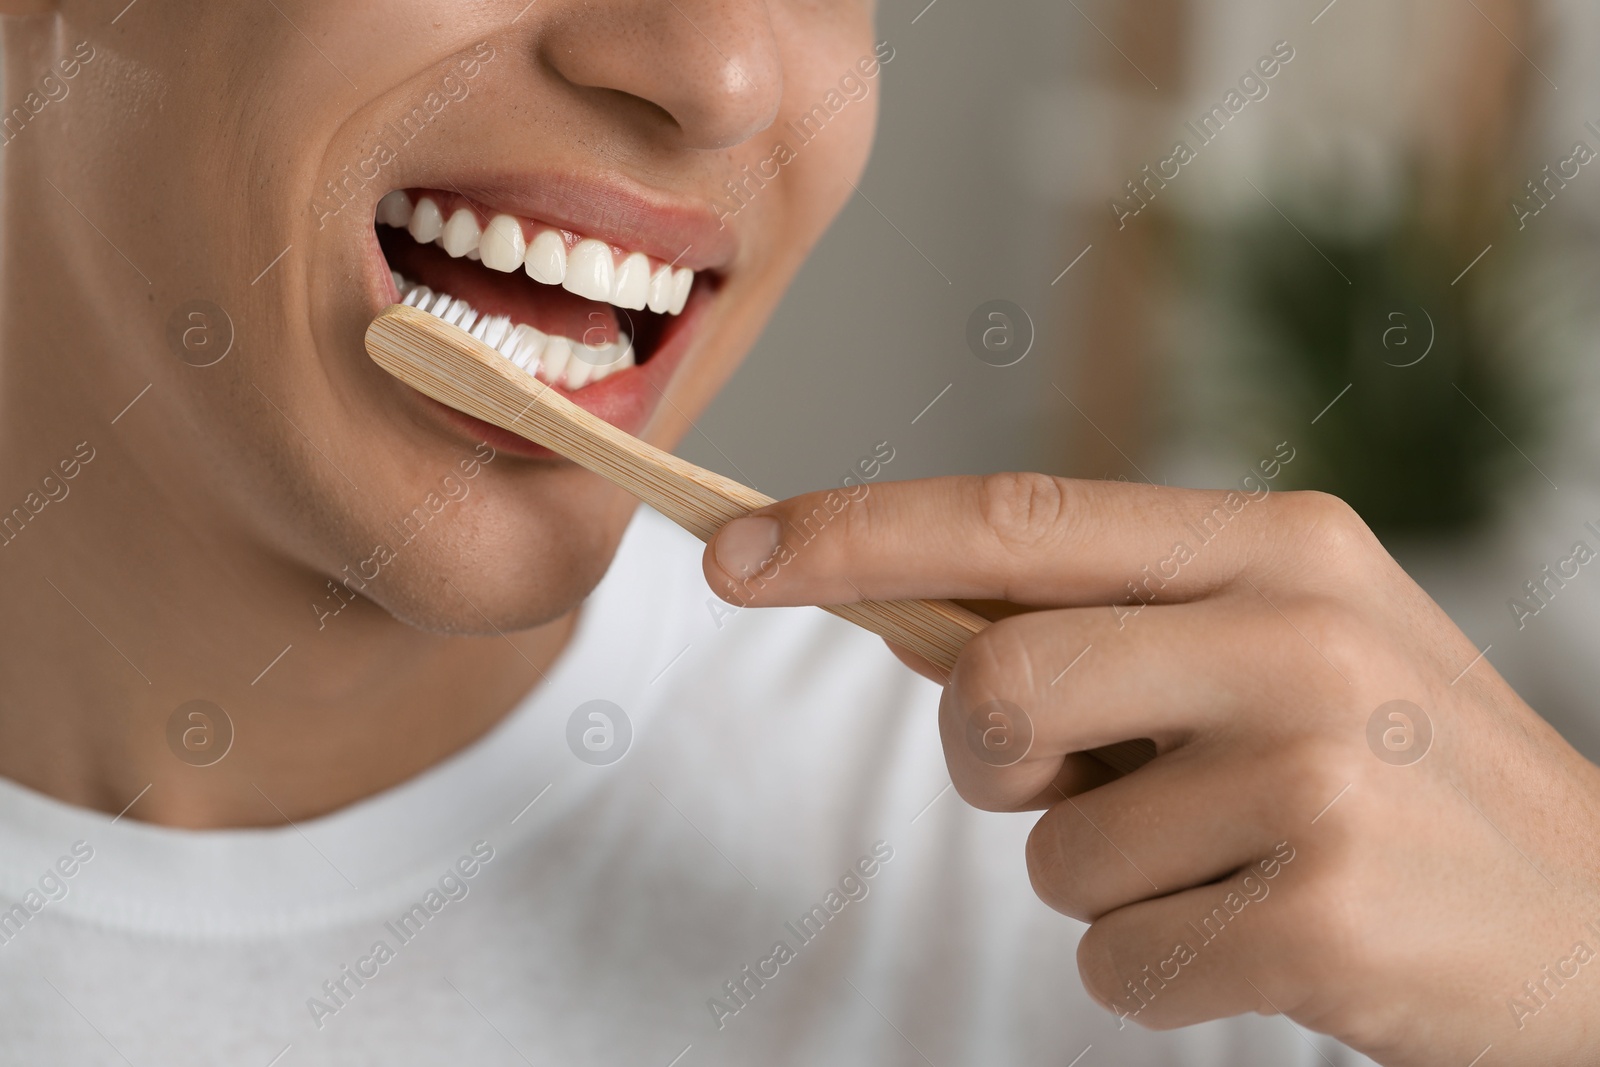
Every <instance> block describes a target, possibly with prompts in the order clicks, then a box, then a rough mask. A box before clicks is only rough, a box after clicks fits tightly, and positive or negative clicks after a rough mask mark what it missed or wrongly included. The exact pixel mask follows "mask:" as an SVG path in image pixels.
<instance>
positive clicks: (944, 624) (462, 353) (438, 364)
mask: <svg viewBox="0 0 1600 1067" xmlns="http://www.w3.org/2000/svg"><path fill="white" fill-rule="evenodd" d="M366 343H367V354H368V355H369V356H371V357H372V360H373V362H375V363H377V364H378V366H380V367H382V368H383V369H384V370H386V371H388V372H389V373H390V374H392V375H394V376H395V377H396V378H399V379H400V380H401V381H403V382H405V383H406V384H407V385H409V386H411V387H412V388H413V389H416V390H418V391H419V392H421V393H423V394H424V395H425V396H430V397H432V398H433V399H435V400H437V401H439V402H440V403H442V404H445V405H448V406H449V407H452V408H455V409H456V410H457V411H463V412H465V413H467V414H468V415H472V416H474V417H476V418H479V419H482V420H483V421H484V422H488V423H492V424H493V425H495V426H499V427H501V428H502V429H505V430H509V431H510V432H512V433H515V434H518V435H519V436H522V437H525V438H527V439H528V440H530V441H533V442H535V443H537V444H541V445H543V446H544V447H546V448H548V449H550V450H551V451H552V452H556V453H558V454H560V455H562V456H565V457H566V458H567V459H570V460H572V461H573V462H574V463H577V464H578V465H579V466H582V467H585V468H587V469H588V470H591V471H593V472H594V473H595V474H598V475H600V476H601V477H602V478H605V479H606V480H608V481H610V482H613V483H614V484H616V485H618V486H620V487H621V488H623V489H625V490H627V491H628V492H629V493H631V494H633V495H634V496H635V497H637V498H638V499H640V500H642V501H644V502H645V503H646V504H649V505H650V506H651V507H652V508H654V509H655V510H657V511H659V512H660V513H661V514H663V515H665V516H666V517H667V518H669V519H671V520H672V521H674V522H676V523H677V524H678V525H679V526H682V527H683V528H684V529H685V530H688V531H689V532H690V533H692V534H694V535H695V536H696V537H698V538H699V539H700V540H702V541H708V540H710V538H711V536H712V535H713V534H714V533H716V532H717V530H718V529H720V528H721V527H722V526H723V524H725V523H727V522H729V521H731V520H733V519H736V518H738V517H740V516H741V515H746V514H748V513H749V512H751V511H754V510H755V509H757V508H760V507H764V506H766V505H767V504H771V503H773V499H772V498H771V497H769V496H766V495H764V494H762V493H759V492H757V491H756V490H754V489H751V488H750V487H749V486H746V485H743V484H741V483H739V482H736V481H734V480H733V479H731V478H725V477H723V476H722V475H720V474H717V473H715V472H713V471H708V470H705V469H704V468H702V467H697V466H695V465H694V464H692V463H689V462H687V461H685V460H682V459H679V458H678V457H677V456H674V455H671V454H670V453H667V452H663V451H662V450H661V449H659V448H656V447H654V446H653V445H649V444H646V443H645V442H643V441H640V440H639V439H638V438H636V437H634V436H632V435H631V434H628V433H625V432H624V431H622V430H619V429H617V428H616V427H615V426H612V425H611V424H610V423H608V422H606V421H605V420H603V419H600V418H598V417H596V416H595V415H592V414H590V413H589V412H587V411H585V410H583V409H582V408H580V407H579V406H578V405H576V404H574V403H573V402H572V401H570V400H568V399H567V398H566V397H564V396H562V395H561V394H560V393H559V392H557V391H556V390H554V389H552V388H551V387H550V386H549V385H547V384H546V383H544V382H541V381H539V380H538V379H537V378H535V377H534V376H533V375H531V374H529V373H528V372H527V371H525V370H523V369H522V368H520V367H518V366H517V365H516V364H514V363H512V362H511V361H510V360H508V359H506V358H505V357H504V356H502V355H501V354H500V353H499V352H497V351H495V350H494V349H493V348H490V347H489V346H488V345H486V344H484V343H483V342H482V341H479V340H477V339H476V338H474V337H472V336H471V335H469V334H467V333H466V332H465V331H463V330H460V329H458V328H456V327H455V326H452V325H450V324H449V323H447V322H444V321H443V320H442V319H439V318H436V317H434V316H433V315H430V314H428V313H427V312H425V311H420V310H418V309H417V308H413V307H407V306H406V305H404V304H395V305H393V306H391V307H389V308H387V309H385V310H384V311H383V312H382V313H381V314H379V315H378V317H377V318H376V319H374V320H373V321H372V325H371V326H369V327H368V328H367V341H366ZM823 610H825V611H828V612H831V613H832V614H834V615H837V616H839V617H840V618H842V619H845V620H847V621H849V622H853V623H855V624H856V625H857V626H860V627H862V628H864V629H867V630H870V631H871V632H873V633H875V634H877V635H878V636H880V637H884V638H887V639H888V640H890V641H893V642H894V643H895V644H897V645H900V646H902V647H904V648H907V649H909V650H911V651H912V652H915V653H916V654H917V655H919V656H921V657H922V658H923V659H926V660H928V661H929V662H930V663H933V664H935V665H936V666H938V667H939V668H940V669H941V670H944V671H946V672H948V671H949V670H950V669H951V668H952V667H953V666H954V665H955V661H956V656H957V655H958V654H959V653H960V651H961V646H962V645H964V644H966V642H967V640H968V639H969V638H971V637H972V635H973V634H975V633H977V632H978V631H979V630H981V629H983V628H984V627H985V626H988V625H989V620H988V619H985V618H984V617H983V616H981V615H979V614H977V613H976V612H974V611H971V610H969V609H967V608H964V607H962V606H961V605H959V604H956V603H954V602H953V601H949V600H863V601H858V602H857V603H854V604H828V605H823ZM1090 754H1091V755H1093V756H1095V757H1096V758H1097V759H1099V760H1100V761H1101V762H1102V763H1105V764H1107V765H1108V766H1110V767H1112V768H1113V769H1115V770H1118V771H1122V772H1124V773H1126V772H1129V771H1132V770H1134V769H1135V768H1137V767H1139V766H1141V765H1143V764H1145V763H1147V762H1149V760H1150V759H1151V758H1152V757H1154V755H1155V745H1154V743H1153V742H1151V741H1149V740H1146V739H1139V740H1135V741H1124V742H1119V743H1118V744H1115V745H1108V746H1106V747H1104V748H1099V749H1095V750H1093V752H1091V753H1090Z"/></svg>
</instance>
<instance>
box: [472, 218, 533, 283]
mask: <svg viewBox="0 0 1600 1067" xmlns="http://www.w3.org/2000/svg"><path fill="white" fill-rule="evenodd" d="M478 251H479V252H480V253H481V254H482V256H483V265H484V266H485V267H488V268H490V269H492V270H498V271H507V272H509V271H514V270H516V269H517V268H518V267H520V266H522V257H523V256H524V255H525V254H526V253H527V251H528V244H527V241H526V240H525V239H524V238H523V236H522V223H520V222H518V221H517V220H516V219H514V218H512V217H511V216H510V215H496V216H495V217H494V218H492V219H490V220H489V228H488V229H486V230H484V231H483V239H482V240H480V241H479V242H478Z"/></svg>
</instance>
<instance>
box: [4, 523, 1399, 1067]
mask: <svg viewBox="0 0 1600 1067" xmlns="http://www.w3.org/2000/svg"><path fill="white" fill-rule="evenodd" d="M699 554H700V546H699V545H698V544H697V543H696V542H694V541H693V540H692V539H691V538H690V537H688V535H686V534H683V533H681V532H680V531H678V530H677V528H676V527H673V526H671V525H670V524H669V523H667V522H666V520H664V519H661V518H659V517H657V516H656V515H654V514H653V513H649V512H643V513H641V514H640V515H639V516H638V517H637V518H636V520H635V521H634V523H633V525H632V527H631V528H630V529H629V532H628V534H627V537H626V539H625V541H624V543H623V546H622V549H621V551H620V553H619V555H618V557H617V560H616V562H615V564H614V565H613V566H612V568H611V570H610V572H609V573H608V574H607V576H606V578H605V580H604V582H602V584H601V585H600V587H599V589H598V590H597V591H596V592H595V594H594V595H593V596H592V597H591V598H590V599H589V601H588V602H587V603H586V605H585V606H584V608H583V610H582V612H581V615H580V620H579V623H578V626H577V630H576V633H575V636H574V638H573V641H572V644H571V646H570V647H569V649H568V650H567V651H566V652H565V653H564V654H563V655H562V657H561V658H560V660H559V661H558V662H557V663H556V665H555V666H554V667H553V668H552V669H551V670H550V671H549V675H548V680H547V682H546V683H545V684H542V685H540V686H539V687H538V689H537V690H536V691H535V692H534V693H532V694H531V695H530V696H529V697H528V698H527V699H526V700H525V701H523V703H522V704H521V705H520V706H519V707H518V708H517V709H516V710H515V711H514V712H513V713H512V714H511V715H509V716H508V717H507V718H506V719H505V720H504V721H503V722H502V723H500V724H499V725H498V726H497V727H496V728H495V729H494V730H493V731H491V732H490V733H489V734H488V735H487V736H485V737H484V738H482V739H481V740H480V741H478V742H476V743H474V744H473V745H471V746H469V747H468V748H466V749H465V750H463V751H462V752H460V753H458V754H456V755H454V756H452V757H450V758H449V759H447V760H445V761H444V762H443V763H441V764H439V765H438V766H436V767H434V768H432V769H431V770H429V771H427V772H426V773H424V774H422V775H419V776H418V777H416V778H415V779H413V780H411V781H408V782H405V783H403V784H401V785H399V786H396V787H395V788H393V789H390V790H387V791H386V792H383V793H381V794H379V795H377V796H374V797H371V798H369V799H367V800H364V801H362V802H360V803H358V804H354V805H352V806H350V807H349V808H346V809H344V810H342V811H338V812H336V813H334V814H332V815H328V816H326V817H323V818H318V819H315V820H311V821H309V822H304V823H301V824H299V825H298V826H285V827H282V828H278V829H266V830H226V831H203V832H196V831H185V830H173V829H166V828H162V827H157V826H151V825H148V824H143V823H140V822H137V821H136V820H135V819H134V818H133V817H131V816H130V817H124V818H122V819H120V820H116V821H113V820H112V819H111V818H110V817H109V816H107V815H104V814H100V813H96V812H90V811H86V810H83V809H80V808H75V807H71V806H68V805H64V804H61V803H58V802H56V801H54V800H51V799H49V798H47V797H44V796H41V795H39V794H37V793H34V792H31V791H29V790H26V789H24V788H21V787H19V786H17V785H15V784H14V783H11V782H9V781H5V780H0V901H4V902H12V901H15V902H18V903H19V904H20V910H19V909H17V908H12V909H10V910H9V911H5V912H0V1063H3V1064H7V1065H10V1064H27V1065H36V1064H47V1063H49V1064H56V1063H64V1064H72V1065H75V1067H76V1065H84V1067H89V1065H99V1064H106V1065H119V1067H120V1065H125V1064H135V1065H139V1067H144V1065H147V1064H148V1065H155V1064H164V1065H167V1064H204V1065H207V1067H210V1065H216V1064H232V1065H238V1067H268V1065H269V1064H270V1065H272V1067H300V1065H308V1064H330V1065H339V1067H353V1065H357V1064H385V1065H392V1064H413V1063H415V1064H473V1065H475V1067H479V1065H483V1067H487V1065H495V1064H508V1065H511V1064H540V1065H543V1064H608V1065H609V1064H627V1065H641V1067H668V1065H674V1067H699V1065H707V1064H728V1065H741V1067H743V1065H753V1064H760V1065H768V1064H806V1065H813V1064H816V1065H848V1064H871V1065H874V1067H883V1065H896V1064H904V1065H908V1067H909V1065H927V1064H932V1065H935V1067H957V1065H963V1064H972V1065H990V1064H1004V1065H1012V1064H1020V1065H1032V1064H1039V1065H1051V1067H1063V1065H1067V1064H1073V1065H1076V1067H1104V1065H1112V1064H1117V1065H1124V1067H1140V1065H1156V1064H1163V1065H1168V1064H1170V1065H1177V1064H1184V1065H1191V1067H1242V1065H1250V1064H1263V1065H1267V1064H1270V1065H1272V1067H1279V1065H1291V1064H1294V1065H1306V1067H1312V1065H1321V1064H1324V1063H1331V1064H1335V1065H1338V1067H1345V1065H1349V1064H1357V1063H1365V1062H1368V1061H1365V1060H1364V1059H1361V1058H1358V1057H1355V1056H1354V1055H1353V1054H1352V1053H1350V1052H1348V1051H1347V1050H1344V1049H1343V1048H1342V1047H1341V1046H1338V1045H1337V1044H1336V1043H1334V1042H1331V1041H1328V1040H1326V1039H1323V1038H1319V1037H1315V1036H1312V1035H1309V1034H1308V1033H1306V1032H1305V1031H1302V1030H1299V1029H1298V1028H1297V1027H1295V1026H1294V1025H1293V1024H1291V1023H1289V1022H1288V1021H1286V1020H1284V1019H1281V1018H1261V1017H1256V1016H1250V1017H1247V1018H1240V1019H1234V1020H1227V1021H1224V1022H1220V1023H1214V1024H1209V1025H1206V1026H1202V1027H1196V1028H1192V1029H1189V1030H1186V1031H1178V1032H1169V1033H1149V1032H1145V1031H1143V1030H1140V1029H1139V1028H1137V1027H1135V1026H1132V1025H1129V1026H1127V1027H1126V1028H1123V1029H1120V1030H1119V1028H1118V1025H1117V1022H1116V1020H1115V1018H1114V1017H1113V1016H1111V1015H1110V1014H1108V1013H1107V1012H1105V1011H1103V1010H1102V1009H1100V1008H1099V1007H1097V1006H1095V1005H1094V1004H1093V1003H1092V1002H1091V1001H1090V999H1089V998H1088V996H1087V995H1086V994H1085V993H1084V992H1083V989H1082V986H1081V984H1080V982H1079V980H1078V976H1077V969H1076V965H1075V962H1074V950H1075V948H1076V945H1077V941H1078V938H1079V935H1080V933H1081V932H1082V929H1083V928H1082V926H1081V924H1079V923H1076V922H1073V921H1072V920H1069V919H1067V918H1064V917H1062V916H1060V915H1058V914H1056V913H1054V912H1052V911H1050V910H1049V909H1047V908H1046V907H1045V906H1044V905H1043V904H1041V903H1039V901H1038V900H1037V899H1036V898H1035V897H1034V896H1033V894H1032V892H1031V891H1030V889H1029V885H1028V879H1027V873H1026V869H1025V865H1024V860H1023V842H1024V839H1025V837H1026V834H1027V831H1028V828H1029V826H1030V824H1031V822H1032V819H1033V816H1029V815H1015V816H1012V815H993V814H985V813H981V812H977V811H974V810H972V809H969V808H968V807H967V806H966V805H964V804H963V803H962V801H961V800H960V798H958V797H957V796H956V795H955V793H954V791H953V790H952V789H950V787H949V783H950V779H949V776H948V774H947V773H946V771H945V768H944V761H943V758H942V755H941V752H940V747H939V740H938V733H937V728H936V725H935V708H936V703H937V695H938V694H937V691H936V689H935V687H934V686H933V685H931V684H930V683H928V682H926V681H924V680H922V679H920V678H918V677H916V676H914V675H913V674H911V673H910V672H908V671H906V670H905V669H904V668H902V667H901V666H900V665H899V664H898V663H897V662H896V661H895V660H894V659H893V657H891V656H890V655H889V653H888V652H887V651H886V650H885V649H884V648H883V646H882V644H881V643H880V642H879V641H878V640H877V639H876V638H875V637H872V636H871V635H869V634H866V633H863V632H861V631H859V630H857V629H855V628H853V627H851V626H850V625H848V624H846V623H843V622H840V621H839V620H837V619H834V618H832V617H831V616H828V615H826V614H825V613H823V612H820V611H817V610H815V609H810V608H804V609H773V610H766V611H760V610H745V611H739V612H737V613H730V612H731V609H728V608H726V607H725V606H724V605H722V604H721V602H720V601H716V600H714V599H713V598H712V597H711V594H710V592H709V591H708V590H707V588H706V586H705V583H704V581H703V579H702V578H701V575H700V566H699ZM713 606H714V607H715V610H713ZM591 701H608V702H610V704H590V703H589V702H591ZM584 705H588V706H587V707H583V706H584ZM617 708H620V709H621V710H622V713H623V714H622V715H618V714H617V712H616V710H615V709H617ZM580 709H581V710H580ZM439 712H440V714H441V715H448V714H449V713H450V709H449V708H440V709H439ZM575 715H576V721H575V722H574V723H573V724H572V726H571V727H570V729H569V721H572V720H574V717H575ZM595 715H599V716H600V717H594V716H595ZM623 716H625V717H626V721H624V718H623ZM630 729H631V738H629V737H628V736H627V735H628V733H629V732H630ZM569 738H570V739H571V740H570V741H569ZM236 743H238V744H246V743H248V739H247V738H240V739H239V740H238V741H237V742H236ZM579 752H581V753H583V754H584V755H585V756H586V757H587V760H585V759H580V758H579V756H578V755H576V754H575V753H579ZM619 753H620V754H621V758H620V759H614V761H613V762H609V763H605V762H603V761H604V760H606V759H608V758H612V757H615V756H617V755H618V754H619ZM156 788H159V786H157V787H156ZM135 814H136V812H135ZM780 946H782V947H780ZM1091 1046H1092V1047H1091ZM1074 1057H1078V1058H1077V1059H1075V1058H1074Z"/></svg>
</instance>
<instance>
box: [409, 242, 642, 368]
mask: <svg viewBox="0 0 1600 1067" xmlns="http://www.w3.org/2000/svg"><path fill="white" fill-rule="evenodd" d="M389 274H390V277H391V278H392V279H393V280H394V285H395V288H396V289H397V290H399V292H400V302H401V303H402V304H406V305H407V306H409V307H414V308H419V309H421V310H423V311H426V312H427V313H428V314H430V315H433V316H434V317H436V318H439V319H443V320H444V321H445V322H448V323H450V324H451V325H452V326H457V327H459V328H460V329H462V330H465V331H466V332H467V333H469V334H471V335H472V336H473V337H476V338H477V339H478V340H480V341H482V342H483V343H484V344H486V345H488V346H489V347H490V348H493V349H494V350H495V351H496V352H499V353H500V354H501V355H502V356H504V357H505V358H506V359H508V360H510V361H511V362H512V363H513V364H515V365H516V366H517V367H520V368H521V369H522V370H524V371H527V372H528V373H529V374H531V375H533V376H534V377H536V378H538V379H539V380H540V381H542V382H545V383H547V384H549V385H559V386H561V387H562V388H564V389H568V390H574V389H581V388H582V387H584V386H586V385H593V384H594V383H595V382H598V381H600V380H601V379H603V378H608V377H610V376H611V375H613V374H615V373H616V372H617V371H619V370H623V369H625V368H627V367H631V366H633V365H634V364H635V362H636V361H635V359H634V353H633V341H632V340H631V339H630V338H628V337H627V335H625V334H624V335H621V336H619V337H618V338H617V340H616V341H614V342H611V343H608V344H603V345H591V344H586V343H584V342H582V341H574V340H572V339H571V338H569V337H562V336H561V335H559V334H545V333H542V332H540V331H539V330H536V329H534V328H533V327H532V326H528V325H526V324H524V323H516V324H513V323H512V321H511V319H510V317H509V316H506V315H480V314H478V312H477V311H476V310H475V309H474V308H473V307H472V305H470V304H468V303H467V302H466V301H465V300H457V299H456V298H454V297H452V296H451V295H450V294H449V293H438V292H434V291H433V290H432V289H429V288H428V287H427V286H425V285H418V284H417V283H415V282H413V281H410V280H409V279H407V278H405V277H404V276H403V275H401V274H400V272H399V271H393V270H391V271H390V272H389Z"/></svg>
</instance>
